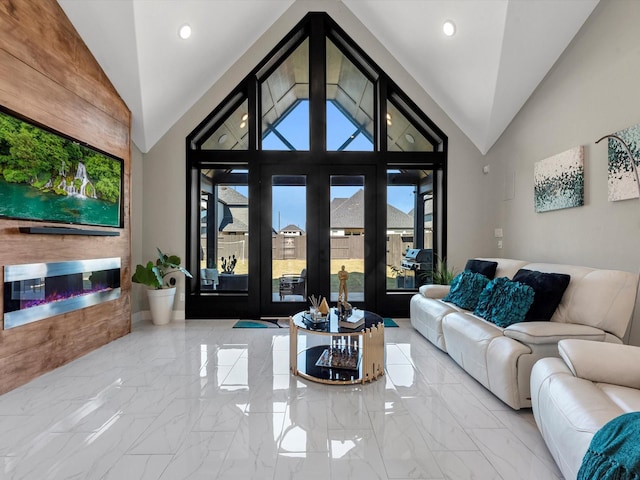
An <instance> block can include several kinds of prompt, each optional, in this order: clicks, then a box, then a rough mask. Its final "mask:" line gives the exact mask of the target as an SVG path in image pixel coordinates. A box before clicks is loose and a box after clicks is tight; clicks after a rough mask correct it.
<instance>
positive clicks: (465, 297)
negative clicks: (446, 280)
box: [443, 271, 489, 310]
mask: <svg viewBox="0 0 640 480" xmlns="http://www.w3.org/2000/svg"><path fill="white" fill-rule="evenodd" d="M488 283H489V279H488V278H487V277H485V276H484V275H480V274H479V273H473V272H468V271H464V272H462V273H459V274H458V275H456V276H455V278H454V279H453V280H452V282H451V289H450V290H449V294H448V295H447V296H446V297H444V298H443V300H444V301H445V302H451V303H453V304H454V305H457V306H458V307H460V308H464V309H465V310H473V309H474V308H476V305H477V304H478V298H479V297H480V294H481V293H482V291H483V290H484V288H485V287H486V286H487V284H488Z"/></svg>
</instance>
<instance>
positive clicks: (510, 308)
mask: <svg viewBox="0 0 640 480" xmlns="http://www.w3.org/2000/svg"><path fill="white" fill-rule="evenodd" d="M534 296H535V292H534V290H533V288H531V287H530V286H529V285H525V284H523V283H520V282H514V281H512V280H509V279H508V278H507V277H500V278H496V279H494V280H491V282H489V284H488V285H487V287H486V288H485V289H484V290H483V291H482V293H481V294H480V298H478V304H477V306H476V308H475V310H474V312H473V313H474V314H475V315H477V316H479V317H482V318H484V319H485V320H487V321H488V322H492V323H495V324H496V325H498V326H499V327H503V328H505V327H508V326H509V325H513V324H514V323H519V322H522V321H523V320H524V318H525V316H526V315H527V312H528V311H529V308H531V305H532V304H533V297H534Z"/></svg>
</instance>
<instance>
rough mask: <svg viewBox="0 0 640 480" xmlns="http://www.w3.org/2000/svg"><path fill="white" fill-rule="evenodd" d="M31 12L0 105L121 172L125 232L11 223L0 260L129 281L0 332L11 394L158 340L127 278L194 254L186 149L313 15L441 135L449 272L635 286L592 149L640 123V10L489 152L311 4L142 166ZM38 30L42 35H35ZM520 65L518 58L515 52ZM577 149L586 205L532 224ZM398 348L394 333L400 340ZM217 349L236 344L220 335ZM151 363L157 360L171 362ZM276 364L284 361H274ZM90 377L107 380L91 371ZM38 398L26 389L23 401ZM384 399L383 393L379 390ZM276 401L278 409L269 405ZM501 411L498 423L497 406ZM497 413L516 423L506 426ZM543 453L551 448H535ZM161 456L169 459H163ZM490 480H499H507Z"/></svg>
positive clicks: (623, 236) (607, 26)
mask: <svg viewBox="0 0 640 480" xmlns="http://www.w3.org/2000/svg"><path fill="white" fill-rule="evenodd" d="M29 4H30V2H28V1H20V2H10V3H9V4H7V5H4V6H3V7H2V10H1V12H0V15H1V16H2V17H3V18H4V19H7V20H8V21H7V22H3V24H4V25H5V26H4V27H3V28H2V30H1V31H0V35H1V36H2V38H3V42H2V44H3V46H2V47H1V48H0V54H1V55H2V56H1V57H0V68H1V69H2V75H1V78H0V105H2V106H3V107H4V108H5V109H7V110H9V111H11V112H15V113H17V114H20V115H21V116H23V117H25V118H27V119H30V120H32V121H34V122H36V123H37V124H40V125H43V126H46V127H48V128H51V129H54V130H56V131H59V132H62V133H64V134H65V135H68V136H69V137H72V138H75V139H79V140H80V141H81V142H84V143H87V144H89V145H91V146H93V147H95V148H97V149H99V150H101V151H104V152H107V153H109V154H111V155H114V156H116V157H118V158H120V159H122V160H123V165H124V167H123V171H124V175H123V178H124V182H123V185H124V189H123V193H124V195H123V203H124V209H123V213H124V215H123V226H122V228H118V229H117V230H118V232H119V233H120V234H119V235H118V236H115V237H102V236H95V237H94V236H75V235H74V236H70V235H69V236H62V235H46V236H39V235H26V234H22V233H19V231H18V229H19V227H22V226H24V225H25V222H24V221H20V220H13V219H2V220H0V225H1V226H2V228H1V229H0V238H2V242H3V245H4V246H5V248H4V249H3V253H2V254H0V255H1V260H2V265H3V266H6V265H14V264H22V263H37V262H41V261H43V257H45V256H46V257H47V259H46V260H47V261H54V262H55V261H66V260H75V259H78V256H80V257H81V258H93V257H96V256H99V257H118V258H120V259H121V261H122V264H121V266H120V268H121V270H122V278H123V279H125V281H123V282H122V284H121V286H120V289H121V293H120V297H119V298H118V299H117V300H114V301H109V302H106V303H104V304H102V305H99V306H93V307H91V308H90V309H89V310H88V312H87V310H84V311H80V312H74V313H67V314H64V315H61V316H59V317H58V318H56V319H54V320H45V323H46V326H47V328H45V329H41V328H39V327H37V326H36V324H37V323H38V322H35V323H34V324H31V325H28V326H25V327H20V328H17V329H15V330H14V329H11V330H3V331H2V332H1V335H0V339H1V341H0V358H2V364H3V365H5V366H6V368H5V372H6V373H5V374H3V380H2V382H0V384H1V386H2V388H1V391H2V392H8V391H10V390H12V389H16V388H18V387H20V385H23V384H25V383H26V382H28V381H30V380H31V379H33V378H36V377H38V376H39V375H42V374H43V373H45V372H48V371H51V370H52V369H55V368H57V367H59V366H62V365H65V364H68V363H69V362H72V361H73V360H74V359H76V358H78V357H82V356H83V355H85V354H87V353H88V352H92V351H95V350H96V349H98V350H99V349H100V348H101V346H102V345H105V344H107V343H109V342H113V340H116V339H118V338H120V337H123V336H124V337H126V336H128V334H129V332H130V331H131V330H132V329H133V330H134V331H135V330H136V329H137V328H139V327H141V326H142V327H143V331H144V333H145V334H147V335H150V336H154V335H156V334H157V333H158V332H154V330H153V329H148V325H147V323H148V320H147V319H148V304H147V301H146V298H145V295H144V293H145V292H144V289H142V288H140V287H139V286H132V285H131V283H130V282H129V281H128V279H129V278H130V276H131V274H132V273H133V272H132V270H133V266H135V265H136V264H138V263H143V262H146V260H147V259H149V258H153V257H154V256H155V248H156V246H159V247H162V248H163V249H164V250H165V251H169V252H171V253H176V254H178V255H180V256H182V257H183V258H184V257H185V255H186V250H187V247H186V246H185V231H186V221H185V211H186V200H185V199H186V198H187V191H186V182H185V180H184V177H185V162H186V153H185V138H186V137H187V136H188V135H189V133H190V132H192V131H193V129H194V128H195V127H196V126H197V125H198V124H199V123H200V122H201V121H202V120H203V119H204V118H205V117H206V116H207V115H208V114H209V113H210V112H211V111H213V110H214V109H215V108H216V107H217V106H218V105H219V104H220V103H221V102H223V101H224V99H225V98H226V96H227V95H228V94H229V92H230V91H231V90H232V89H233V88H234V87H235V86H236V85H237V84H238V83H239V82H240V81H241V80H242V79H243V78H244V76H245V75H246V73H247V71H250V70H251V69H252V68H253V67H254V66H255V65H256V64H257V63H258V61H259V60H260V59H262V58H264V57H265V56H266V55H267V54H268V53H269V52H270V51H271V49H272V48H273V46H274V45H275V44H277V42H279V41H280V40H281V39H282V38H283V36H284V35H286V34H287V33H288V32H289V31H290V30H291V29H292V28H293V27H294V26H295V25H296V24H297V22H298V21H299V20H300V19H301V18H302V17H303V16H304V15H305V14H306V13H307V12H308V11H313V10H323V11H327V13H328V14H329V15H330V16H331V17H332V18H333V19H334V20H335V21H336V22H337V23H338V24H339V25H340V26H341V27H342V28H343V29H344V30H345V31H346V32H347V33H348V34H349V36H350V37H351V38H352V39H354V41H356V42H357V44H358V45H359V46H361V48H362V49H363V50H364V51H366V52H368V53H369V54H370V55H371V56H372V57H373V59H374V60H375V62H376V64H377V65H379V66H380V67H381V68H382V69H383V70H384V71H385V72H386V73H387V74H388V75H389V77H390V78H392V79H394V80H395V81H396V82H398V83H399V84H400V86H401V88H402V90H403V91H404V92H405V93H406V94H407V96H408V97H410V98H411V99H412V100H413V101H414V102H415V103H416V105H417V107H418V108H419V109H421V110H422V111H423V112H426V113H427V114H428V116H429V118H430V119H431V120H433V121H434V122H435V124H437V125H438V127H439V128H440V129H442V130H443V131H444V132H445V133H446V135H447V137H448V164H447V175H448V177H447V178H448V198H447V235H446V238H447V260H448V261H449V262H450V264H451V265H453V266H455V267H457V268H458V270H461V269H462V267H463V266H464V264H465V261H466V260H467V259H468V258H471V257H503V258H514V259H526V260H530V261H535V262H548V263H562V264H574V265H585V266H589V267H594V268H603V269H618V270H625V271H628V272H633V273H637V272H638V269H639V268H640V252H639V251H638V249H637V238H638V228H639V227H640V213H639V209H640V206H639V205H638V204H637V203H638V202H637V200H633V199H630V200H625V201H617V202H612V201H608V198H607V192H608V185H607V144H606V142H601V143H599V144H597V145H596V144H595V141H596V140H598V139H599V138H601V137H602V136H604V135H606V134H610V133H614V132H619V131H621V130H624V129H627V128H629V127H632V126H634V125H637V124H638V123H640V116H639V114H638V111H640V108H639V107H640V101H639V98H640V97H638V95H637V94H636V89H637V84H638V81H637V80H638V78H640V62H638V60H639V59H640V37H639V35H640V33H639V30H638V28H637V21H638V19H640V3H639V2H637V1H635V0H613V1H607V2H600V3H599V4H598V5H597V6H595V8H594V10H593V12H592V13H591V15H590V16H589V18H588V19H587V20H586V22H585V23H584V25H583V26H582V28H581V29H580V30H579V31H578V33H577V34H576V36H575V37H574V38H573V40H572V41H571V42H570V43H569V46H568V47H567V49H566V50H565V51H564V52H563V53H562V55H561V56H560V57H559V58H558V60H557V62H555V64H554V65H553V67H552V68H551V69H550V70H549V72H548V73H547V74H546V76H545V77H544V79H543V80H542V81H541V82H540V84H539V85H538V86H537V87H536V88H535V90H534V91H533V93H532V95H531V96H530V97H529V98H528V100H527V101H526V103H525V104H524V105H523V106H522V108H521V109H520V110H519V111H518V113H517V115H515V117H514V119H513V121H511V122H510V123H509V125H508V127H507V128H506V129H505V130H504V132H503V133H502V134H501V135H500V136H499V138H497V140H496V141H495V143H494V144H492V145H490V146H489V148H488V149H487V151H485V152H483V151H481V150H480V148H479V147H478V146H477V145H476V144H475V143H474V142H472V141H471V140H470V138H469V137H468V136H467V135H466V134H465V133H464V132H463V131H462V130H461V128H460V127H459V126H458V125H457V124H456V122H454V121H453V120H452V119H451V117H450V116H449V115H448V114H447V112H445V111H444V110H443V109H442V108H441V106H440V105H439V104H438V103H437V102H436V101H435V100H433V99H432V98H431V97H430V96H429V92H428V91H425V89H424V88H423V86H422V85H421V84H420V83H419V82H418V81H417V80H416V79H415V78H414V77H413V76H412V75H411V73H410V72H411V71H412V68H411V66H410V65H402V64H401V63H400V62H399V60H398V59H397V58H396V57H395V56H394V55H392V54H391V53H390V52H389V51H388V50H387V49H386V48H385V46H384V45H383V44H382V43H381V41H380V40H379V39H378V38H377V37H376V36H375V35H374V34H373V33H372V32H371V31H370V30H369V29H367V28H366V27H365V26H364V24H363V23H362V22H361V21H360V20H359V18H358V17H357V16H356V15H355V14H354V13H352V11H351V10H349V9H348V8H345V6H344V5H343V4H342V3H341V2H326V3H325V2H301V1H299V2H295V3H294V4H293V5H291V6H290V7H289V8H288V9H287V10H286V11H285V12H284V14H283V15H281V16H280V17H279V18H278V19H277V20H276V21H275V22H274V24H273V25H272V26H271V27H269V28H268V29H267V30H266V32H265V33H264V34H263V35H262V36H261V37H260V38H259V39H258V40H257V41H255V42H254V43H253V44H252V46H251V48H250V49H248V50H247V51H246V52H245V53H244V54H242V55H241V56H240V57H239V58H238V59H237V60H236V61H235V62H233V63H232V64H231V65H230V66H229V67H228V69H227V70H226V72H225V73H224V75H223V76H222V77H220V78H219V79H218V80H217V81H216V82H215V83H214V84H213V85H212V86H211V88H210V89H209V90H208V91H207V92H206V93H205V94H204V95H203V96H202V97H201V98H200V99H199V100H198V101H197V102H196V103H195V104H194V105H193V106H192V107H191V108H189V109H188V111H187V112H186V113H185V114H184V115H182V116H181V117H180V118H179V119H178V121H177V122H176V123H175V124H173V125H172V126H171V127H170V128H169V129H168V131H167V132H166V133H164V134H163V135H162V136H161V137H160V138H159V139H158V141H157V142H156V143H155V144H154V145H153V146H151V147H150V148H149V149H148V150H147V151H144V152H143V150H142V149H141V148H139V147H138V146H136V144H135V143H133V142H132V141H131V140H130V132H131V122H132V120H131V117H130V112H129V108H128V106H127V105H126V104H125V102H124V101H123V100H122V99H121V98H120V96H119V94H118V92H117V91H116V90H115V88H113V86H112V85H111V84H110V82H109V80H108V79H107V78H106V76H105V75H104V73H103V72H102V71H101V69H100V67H99V65H98V63H97V62H96V61H95V59H94V58H93V57H92V56H91V54H90V53H89V50H88V49H87V47H86V46H85V45H83V43H82V40H81V38H80V36H79V35H78V34H77V33H76V32H75V31H73V27H72V26H71V23H70V22H69V20H68V19H66V17H65V15H64V13H63V11H62V9H61V8H60V7H59V5H58V3H57V2H55V1H46V2H41V3H40V4H38V5H37V6H34V5H29ZM36 17H37V18H38V21H37V22H30V21H28V19H29V18H36ZM538 40H539V39H534V40H533V41H538ZM52 45H53V48H52ZM52 52H54V53H53V54H52ZM55 52H57V54H56V53H55ZM512 54H513V55H517V52H512ZM495 108H500V105H498V106H496V107H495ZM133 122H135V119H133ZM575 146H583V147H584V152H585V159H584V172H585V175H584V205H583V206H580V207H578V208H568V209H562V210H556V211H552V212H545V213H536V212H535V209H534V205H533V203H534V167H535V164H536V162H539V161H541V160H543V159H546V158H549V157H551V156H553V155H555V154H557V153H560V152H564V151H566V150H568V149H570V148H573V147H575ZM167 179H171V180H170V181H168V180H167ZM158 186H161V188H158ZM167 218H171V219H172V220H171V222H170V225H167V221H166V219H167ZM26 224H27V225H32V223H29V222H26ZM496 229H499V230H501V232H502V233H501V236H500V237H497V236H496ZM97 230H103V231H108V230H109V229H101V228H97ZM499 242H500V247H499V246H498V243H499ZM180 293H185V285H184V283H182V281H181V282H179V285H178V296H177V297H176V302H175V306H174V309H175V311H174V318H175V319H176V320H177V324H178V325H184V324H185V323H186V324H188V323H189V321H186V322H182V323H181V320H183V319H184V318H185V301H184V300H182V297H181V296H180ZM636 310H638V309H636ZM407 312H408V301H407ZM407 316H408V315H407ZM637 316H638V314H637V312H636V314H635V317H634V319H633V320H634V321H633V322H632V323H631V328H630V331H629V332H627V335H626V337H625V341H626V343H629V344H632V345H640V328H639V327H638V325H637V323H638V318H637ZM634 324H635V325H634ZM173 328H175V326H174V327H172V329H173ZM203 328H205V329H206V328H208V327H203ZM216 328H218V327H216ZM404 329H411V327H410V326H409V325H408V324H407V323H404V324H402V323H401V328H400V329H399V330H404ZM169 331H173V330H169ZM173 332H174V334H175V335H176V336H175V337H174V339H175V341H176V342H178V343H179V342H180V340H181V339H184V336H185V335H184V332H182V333H179V332H175V331H173ZM159 335H161V336H162V342H164V343H165V344H167V345H171V344H172V341H173V340H172V337H171V336H165V335H164V334H162V333H161V334H159ZM260 335H261V336H260V337H256V338H261V339H262V340H263V341H265V340H267V339H268V341H269V342H273V343H275V344H276V348H275V350H274V351H275V352H280V350H281V349H280V346H279V345H278V342H280V341H282V340H281V339H280V338H279V337H278V336H274V337H273V338H272V337H271V335H274V334H273V332H270V333H269V336H263V335H262V334H260ZM392 335H397V337H396V338H395V340H393V339H394V337H393V336H392ZM392 335H390V339H391V340H393V341H395V342H396V343H394V345H395V347H394V348H397V349H398V350H401V347H400V345H403V344H412V346H414V348H418V349H419V350H420V351H421V355H420V356H421V357H422V360H424V361H425V362H426V358H433V357H434V355H435V358H437V362H438V365H439V367H438V369H437V370H438V372H440V373H441V374H442V375H443V376H444V375H447V374H450V373H451V371H455V365H452V364H446V363H444V362H447V360H446V358H444V356H438V355H437V353H436V354H434V353H433V352H430V351H429V352H427V351H425V350H423V347H422V346H416V345H420V344H419V343H418V341H419V340H421V339H420V338H419V337H417V336H415V337H414V336H408V337H403V336H402V335H400V334H392ZM223 336H224V337H225V338H226V337H227V335H226V334H225V335H223ZM228 337H229V339H230V342H233V341H237V340H238V339H237V337H235V336H234V335H231V334H229V335H228ZM234 339H235V340H234ZM252 342H253V341H248V342H247V343H252ZM157 355H159V356H157V357H156V358H168V357H162V354H157ZM172 355H175V351H173V352H172ZM274 355H275V356H274V357H273V358H276V357H277V356H278V355H279V353H276V354H274ZM169 357H170V355H169ZM236 360H237V359H236ZM405 360H406V359H405ZM403 362H404V360H403ZM399 364H403V363H402V362H400V363H399ZM406 364H407V365H408V364H409V362H406ZM443 364H445V366H444V367H443V366H442V365H443ZM234 365H235V363H234ZM75 368H76V369H81V367H77V366H76V367H75ZM92 368H97V366H96V365H92ZM407 368H408V367H407ZM398 370H400V369H398ZM89 371H92V370H89ZM286 373H287V372H286V371H285V373H282V372H279V374H282V375H283V376H282V377H278V378H279V379H280V380H282V379H283V378H284V376H285V374H286ZM422 374H423V375H424V373H422ZM396 375H398V374H397V373H396ZM390 377H392V376H391V375H390ZM454 377H455V378H456V379H457V380H456V381H458V382H460V383H461V384H464V385H467V384H468V382H467V380H460V378H462V377H461V376H460V375H459V374H454ZM45 378H46V376H45ZM395 378H396V379H397V376H396V377H395ZM447 378H448V379H449V380H451V378H449V377H447ZM384 381H385V380H384V379H383V380H382V382H384ZM378 383H380V382H378ZM398 383H400V382H398ZM287 384H288V383H287ZM28 385H29V384H27V385H26V386H25V387H27V389H28ZM467 388H473V387H467ZM426 390H428V388H427V389H426ZM43 391H44V389H43ZM34 392H35V390H34ZM27 393H28V391H27ZM27 393H24V395H27ZM378 393H379V394H381V395H384V391H379V392H378ZM449 393H451V392H449ZM276 394H277V395H286V394H284V393H283V392H282V391H280V390H277V392H276V389H274V393H273V395H276ZM422 394H424V391H423V392H422ZM479 395H481V394H479ZM22 398H25V397H22ZM278 401H279V400H274V402H275V403H277V402H278ZM43 402H44V400H43ZM487 402H491V401H490V400H488V401H487ZM344 405H345V406H347V405H348V403H347V404H344ZM494 408H495V409H496V410H500V408H497V407H495V405H494ZM2 415H4V414H3V412H2V411H0V416H2ZM13 415H15V411H14V412H13ZM500 415H501V418H503V417H504V418H503V420H504V421H505V422H506V421H507V420H505V418H506V417H507V415H504V416H503V415H502V414H500ZM8 416H9V415H7V418H6V420H7V421H8V422H18V421H19V418H18V417H19V415H18V416H14V417H12V419H11V420H8ZM461 421H462V420H461ZM7 425H9V423H7ZM481 428H482V427H480V429H481ZM7 431H9V429H7ZM33 441H35V437H34V439H33ZM536 445H537V446H538V447H540V446H541V445H542V444H541V443H539V440H538V443H536ZM542 448H544V446H543V445H542ZM3 452H4V453H1V454H0V456H2V457H6V458H10V457H11V456H12V455H11V453H10V450H3ZM139 452H142V450H140V451H139ZM147 453H148V452H147ZM155 453H158V452H155ZM167 453H175V452H173V450H172V449H169V451H167ZM145 454H146V453H145ZM473 455H475V453H474V454H473ZM473 455H470V456H473ZM547 455H548V454H547ZM482 464H483V465H484V463H482ZM487 471H489V470H487ZM103 473H104V472H103ZM432 473H433V472H432ZM492 474H494V476H495V477H496V478H498V477H497V475H499V474H498V473H495V472H494V473H492ZM501 474H504V472H503V471H501ZM555 474H556V475H557V474H558V473H557V472H556V473H555ZM435 475H438V474H437V473H436V474H435ZM490 475H491V474H490ZM523 475H524V474H523ZM407 476H409V475H408V474H407ZM10 478H11V477H10ZM16 478H19V477H16ZM23 478H24V477H23ZM26 478H28V477H26ZM53 478H64V477H55V476H54V477H53ZM96 478H101V477H96ZM256 478H259V477H256ZM276 478H279V477H276ZM389 478H391V475H389ZM395 478H402V477H395ZM437 478H439V477H437ZM454 478H455V477H454ZM487 478H491V477H487ZM504 478H507V477H504ZM518 478H535V477H526V476H523V477H518ZM539 478H540V477H539Z"/></svg>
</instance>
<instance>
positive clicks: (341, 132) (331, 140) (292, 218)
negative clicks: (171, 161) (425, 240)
mask: <svg viewBox="0 0 640 480" xmlns="http://www.w3.org/2000/svg"><path fill="white" fill-rule="evenodd" d="M308 105H309V104H308V101H303V102H300V103H299V104H298V106H297V107H296V108H294V109H293V110H292V111H291V112H290V113H289V114H288V115H287V116H286V117H285V118H284V119H283V120H282V122H280V124H279V125H278V130H279V131H280V132H281V133H283V134H285V133H286V135H285V136H286V139H287V141H289V142H290V143H291V145H292V146H293V147H294V148H295V149H296V150H303V151H304V150H309V108H308ZM354 133H356V127H355V126H354V125H353V123H351V122H350V121H349V120H348V119H347V118H346V117H345V116H344V114H342V112H340V111H339V110H338V109H337V108H336V107H335V106H334V105H333V104H332V103H327V149H328V150H330V151H335V150H337V149H338V148H339V147H340V146H342V145H343V143H344V142H345V141H346V140H347V139H348V138H349V136H350V135H352V134H354ZM262 149H263V150H287V149H288V147H287V146H286V145H285V144H284V143H283V142H282V141H281V140H280V139H279V138H278V137H277V136H276V135H275V134H273V133H269V134H267V136H266V137H265V138H264V139H263V141H262ZM344 150H345V151H349V150H351V151H372V150H373V146H372V143H371V142H370V141H369V139H367V138H366V137H365V136H364V135H362V134H359V135H358V136H357V137H355V138H354V139H353V140H352V141H351V143H350V144H349V145H348V146H347V147H346V148H344ZM234 188H237V190H238V191H239V192H240V193H242V194H243V195H245V196H248V193H247V189H246V187H234ZM361 188H363V187H362V186H352V187H344V186H339V187H337V186H334V187H331V194H330V195H331V200H332V201H333V199H334V198H349V197H351V196H352V195H353V194H355V193H356V192H357V191H358V190H359V189H361ZM413 192H414V188H413V187H410V186H394V187H388V189H387V202H388V203H389V204H390V205H393V206H394V207H396V208H398V209H399V210H401V211H403V212H405V213H408V212H409V211H410V210H411V209H413V208H414V203H413V202H414V193H413ZM307 201H308V199H307V198H306V188H305V187H302V186H275V187H273V189H272V212H273V215H272V222H271V225H272V227H273V228H274V229H275V230H276V231H279V230H280V229H282V228H284V227H286V226H287V225H290V224H293V225H296V226H298V227H300V228H301V229H302V230H306V209H307ZM365 208H366V206H365Z"/></svg>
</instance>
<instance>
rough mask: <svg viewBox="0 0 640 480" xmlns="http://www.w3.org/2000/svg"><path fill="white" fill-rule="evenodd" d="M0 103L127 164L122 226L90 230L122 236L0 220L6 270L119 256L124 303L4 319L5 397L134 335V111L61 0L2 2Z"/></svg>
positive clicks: (0, 379) (1, 373)
mask: <svg viewBox="0 0 640 480" xmlns="http://www.w3.org/2000/svg"><path fill="white" fill-rule="evenodd" d="M0 105H2V106H4V107H6V108H8V109H10V110H12V111H14V112H16V113H18V114H20V115H22V116H24V117H27V118H29V119H31V120H33V121H35V122H37V123H40V124H42V125H46V126H48V127H50V128H52V129H54V130H57V131H59V132H62V133H64V134H66V135H69V136H71V137H73V138H75V139H77V140H79V141H80V142H85V143H87V144H89V145H91V146H93V147H95V148H97V149H99V150H103V151H105V152H108V153H110V154H112V155H115V156H117V157H119V158H121V159H123V160H124V191H123V201H124V228H123V229H109V228H104V227H85V228H91V229H94V230H101V229H102V230H117V231H119V232H120V236H116V237H91V236H76V235H26V234H21V233H19V230H18V228H19V227H26V226H42V225H47V224H46V223H41V222H29V221H19V220H7V219H0V245H1V248H0V266H2V268H4V265H13V264H23V263H39V262H59V261H66V260H82V259H90V258H107V257H120V259H121V281H120V283H121V296H120V298H119V299H117V300H112V301H109V302H105V303H102V304H99V305H95V306H92V307H88V308H85V309H82V310H77V311H74V312H70V313H67V314H63V315H58V316H55V317H51V318H48V319H45V320H40V321H38V322H34V323H31V324H28V325H24V326H20V327H16V328H13V329H10V330H1V328H2V326H1V322H0V394H1V393H4V392H7V391H9V390H11V389H13V388H15V387H17V386H19V385H22V384H24V383H27V382H28V381H30V380H31V379H33V378H35V377H37V376H39V375H41V374H42V373H44V372H47V371H50V370H52V369H54V368H56V367H59V366H61V365H63V364H65V363H67V362H70V361H71V360H74V359H75V358H78V357H80V356H82V355H84V354H86V353H88V352H90V351H91V350H94V349H96V348H98V347H100V346H102V345H105V344H106V343H108V342H111V341H112V340H115V339H116V338H119V337H121V336H123V335H126V334H128V333H129V332H130V331H131V239H130V237H131V234H130V212H131V209H130V198H131V196H130V180H131V148H130V147H131V145H130V132H131V112H130V111H129V109H128V108H127V106H126V105H125V103H124V102H123V101H122V99H121V98H120V96H119V95H118V93H117V92H116V90H115V88H113V86H112V85H111V83H110V82H109V80H108V78H107V77H106V75H105V74H104V72H103V71H102V69H101V68H100V66H99V65H98V62H96V60H95V59H94V58H93V56H92V54H91V53H90V52H89V49H88V48H87V47H86V45H85V44H84V42H83V41H82V39H81V38H80V36H79V35H78V33H77V32H76V31H75V29H74V27H73V26H72V24H71V22H70V21H69V19H68V18H67V17H66V15H65V13H64V11H63V10H62V8H61V7H60V6H59V5H58V3H57V2H56V0H37V1H34V0H3V1H2V2H0ZM49 225H53V226H55V225H56V224H53V223H51V224H49ZM58 226H59V224H58ZM79 228H83V227H79ZM3 286H4V285H3V282H0V289H3ZM3 298H4V295H3V294H2V295H0V311H2V312H4V309H3V308H2V307H3V306H2V303H3Z"/></svg>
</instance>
